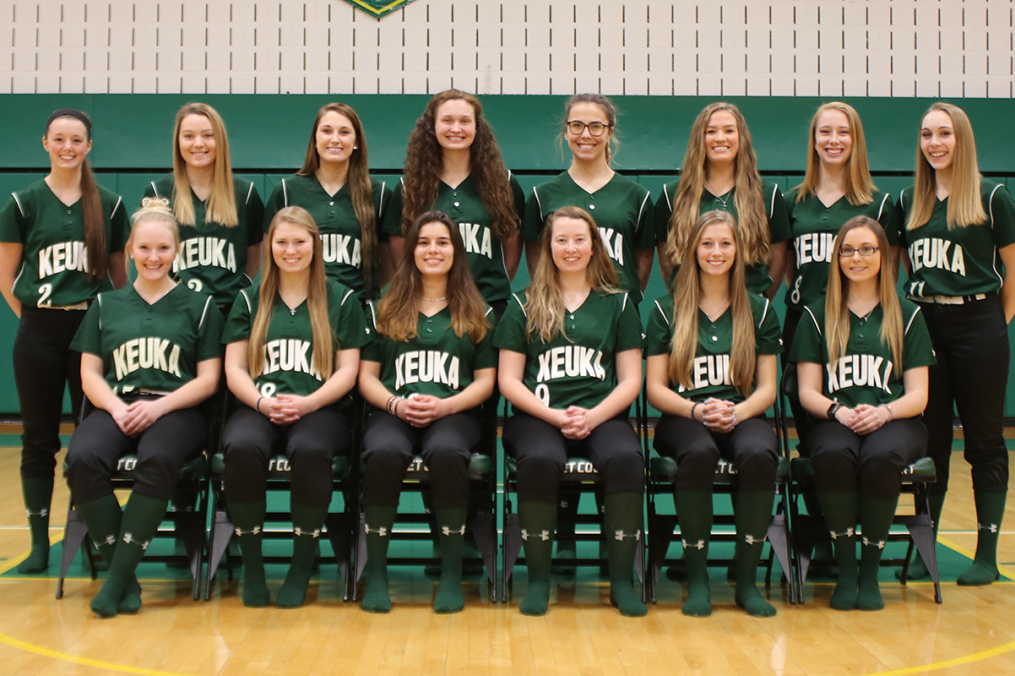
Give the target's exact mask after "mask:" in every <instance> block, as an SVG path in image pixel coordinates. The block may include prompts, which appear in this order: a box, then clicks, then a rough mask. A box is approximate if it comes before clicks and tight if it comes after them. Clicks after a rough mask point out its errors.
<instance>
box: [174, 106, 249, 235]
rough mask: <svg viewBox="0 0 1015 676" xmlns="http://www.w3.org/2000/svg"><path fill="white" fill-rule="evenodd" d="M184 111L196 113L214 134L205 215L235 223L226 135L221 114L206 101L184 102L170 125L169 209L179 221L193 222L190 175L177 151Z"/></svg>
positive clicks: (184, 222)
mask: <svg viewBox="0 0 1015 676" xmlns="http://www.w3.org/2000/svg"><path fill="white" fill-rule="evenodd" d="M188 115H200V116H201V117H204V118H207V119H208V122H210V123H211V130H212V133H213V134H214V136H215V169H214V173H213V174H212V184H211V194H210V195H209V196H208V213H207V218H208V220H209V221H211V222H213V223H219V224H220V225H224V226H226V227H227V228H233V227H236V226H237V225H239V223H240V218H239V215H238V212H237V210H236V193H235V191H234V190H233V166H232V160H231V159H230V157H229V137H228V136H227V135H226V123H225V122H223V121H222V116H221V115H219V114H218V112H217V111H216V110H215V109H214V108H212V107H211V106H209V105H208V104H206V103H188V104H186V105H185V106H183V107H182V108H180V110H179V111H177V113H176V123H175V124H174V126H173V213H174V215H175V216H176V222H177V223H179V224H180V225H195V224H196V222H197V221H196V220H195V215H194V202H193V198H191V196H190V179H189V178H187V163H186V162H185V161H184V159H183V154H182V153H181V152H180V127H181V126H182V125H183V119H184V118H185V117H187V116H188Z"/></svg>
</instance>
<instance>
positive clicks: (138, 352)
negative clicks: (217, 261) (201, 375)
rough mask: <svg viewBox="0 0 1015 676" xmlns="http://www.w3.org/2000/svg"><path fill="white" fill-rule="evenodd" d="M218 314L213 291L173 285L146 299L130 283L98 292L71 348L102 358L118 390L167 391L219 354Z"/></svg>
mask: <svg viewBox="0 0 1015 676" xmlns="http://www.w3.org/2000/svg"><path fill="white" fill-rule="evenodd" d="M221 337H222V313H221V312H219V310H218V308H217V307H215V301H214V300H213V299H212V298H211V296H208V295H205V294H203V293H197V292H196V291H191V290H190V289H188V288H187V287H186V286H185V285H183V284H177V285H176V287H174V288H173V289H172V290H171V291H170V292H169V293H167V294H166V295H165V296H163V297H162V298H160V299H158V300H157V301H155V302H154V303H151V304H149V303H148V301H146V300H145V299H144V298H142V297H141V296H139V295H138V293H137V291H136V290H135V289H134V285H133V284H128V285H127V286H125V287H124V288H122V289H117V290H116V291H108V292H103V293H100V294H99V295H98V296H96V299H95V302H94V303H92V306H91V307H90V308H88V312H87V314H85V318H84V320H83V321H82V322H81V326H80V327H79V328H78V332H77V335H75V336H74V340H73V341H72V342H71V345H70V347H71V349H72V350H77V351H79V352H84V353H86V354H92V355H95V356H96V357H101V358H102V371H103V374H104V375H105V378H106V382H107V383H109V386H110V387H111V388H112V389H113V392H114V393H116V394H118V395H124V394H131V393H154V394H169V393H170V392H173V391H175V390H176V389H177V388H179V387H180V386H181V385H186V384H187V383H189V382H190V381H191V380H193V379H194V378H196V377H197V365H198V363H199V362H202V361H205V360H207V359H216V358H218V357H221V356H222V344H221V340H220V339H221Z"/></svg>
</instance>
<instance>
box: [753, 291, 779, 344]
mask: <svg viewBox="0 0 1015 676" xmlns="http://www.w3.org/2000/svg"><path fill="white" fill-rule="evenodd" d="M754 330H755V335H754V345H755V349H756V350H757V352H758V354H782V352H783V345H782V328H781V327H780V326H779V317H778V316H777V315H776V314H775V308H773V307H772V303H771V302H768V301H766V302H765V310H764V315H763V316H762V318H761V325H760V326H757V327H756V328H755V329H754Z"/></svg>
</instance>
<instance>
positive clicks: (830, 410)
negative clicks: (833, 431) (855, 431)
mask: <svg viewBox="0 0 1015 676" xmlns="http://www.w3.org/2000/svg"><path fill="white" fill-rule="evenodd" d="M840 408H842V404H840V403H839V402H837V401H833V402H832V405H831V406H829V407H828V419H829V420H835V412H836V411H838V410H839V409H840Z"/></svg>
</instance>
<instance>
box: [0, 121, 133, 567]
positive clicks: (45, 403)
mask: <svg viewBox="0 0 1015 676" xmlns="http://www.w3.org/2000/svg"><path fill="white" fill-rule="evenodd" d="M42 147H43V148H44V149H45V150H46V152H47V153H49V162H50V168H49V174H47V175H46V177H45V178H44V179H42V180H41V181H38V182H36V183H33V184H32V185H30V186H28V187H27V188H25V189H24V190H20V191H18V192H16V193H12V195H11V196H12V198H13V199H12V200H11V201H10V202H9V203H8V204H7V206H6V207H5V208H4V210H3V212H0V293H3V296H4V300H6V301H7V304H8V305H9V306H10V308H11V310H12V311H13V312H14V314H15V315H17V317H18V319H19V322H18V333H17V337H16V338H15V339H14V382H15V384H16V385H17V388H18V401H19V402H20V405H21V420H22V425H23V428H24V433H23V434H22V435H21V443H22V450H21V490H22V493H23V495H24V500H25V511H27V512H28V525H29V529H30V530H31V534H32V549H31V552H30V553H29V555H28V558H27V559H25V560H24V561H23V562H22V563H21V564H20V565H19V566H18V572H20V573H41V572H42V571H44V570H46V568H47V567H48V566H49V511H50V502H51V501H52V497H53V473H54V470H55V469H56V454H57V453H58V452H59V451H60V414H61V413H62V411H63V392H64V386H65V384H66V386H67V388H68V389H69V390H70V398H71V407H72V410H73V411H74V415H75V416H77V415H78V414H79V413H80V411H81V362H80V356H79V355H78V353H77V352H75V351H72V350H71V349H70V343H71V340H72V339H73V338H74V334H75V332H76V331H77V329H78V326H79V325H80V324H81V320H82V319H83V318H84V316H85V310H87V309H88V305H89V303H91V301H92V300H93V299H94V298H95V296H96V294H97V293H99V292H100V291H109V290H111V289H112V288H113V286H116V287H121V286H123V285H124V283H125V281H126V275H125V274H124V272H123V243H124V239H125V238H126V237H127V216H126V213H125V211H124V208H123V204H122V200H121V199H120V197H119V196H118V195H115V194H113V193H111V192H110V191H108V190H106V189H105V188H103V187H101V186H99V185H98V184H96V182H95V177H94V176H93V175H92V170H91V168H90V167H89V166H88V159H87V155H88V153H89V152H90V151H91V149H92V122H91V120H90V119H88V116H87V115H85V114H84V113H82V112H81V111H79V110H72V109H69V108H65V109H62V110H58V111H56V112H55V113H53V114H52V115H50V117H49V120H47V121H46V132H45V134H44V135H43V137H42Z"/></svg>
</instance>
